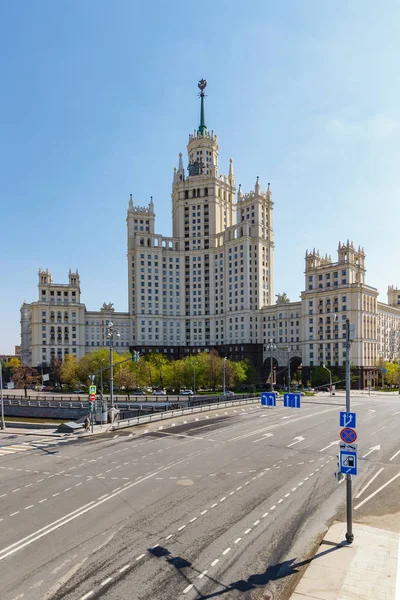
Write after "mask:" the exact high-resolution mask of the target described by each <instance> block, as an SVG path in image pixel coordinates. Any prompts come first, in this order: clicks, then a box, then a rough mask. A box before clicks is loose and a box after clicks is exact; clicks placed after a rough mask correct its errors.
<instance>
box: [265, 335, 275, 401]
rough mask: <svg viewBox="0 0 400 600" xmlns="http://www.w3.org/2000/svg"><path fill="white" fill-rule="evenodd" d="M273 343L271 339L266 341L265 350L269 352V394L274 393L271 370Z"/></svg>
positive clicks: (272, 372)
mask: <svg viewBox="0 0 400 600" xmlns="http://www.w3.org/2000/svg"><path fill="white" fill-rule="evenodd" d="M273 342H274V340H273V339H272V338H271V339H269V340H268V344H267V350H269V359H270V370H269V381H270V386H271V392H273V391H274V370H273V364H272V351H273V350H276V346H275V344H274V343H273Z"/></svg>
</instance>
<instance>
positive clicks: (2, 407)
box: [0, 360, 6, 429]
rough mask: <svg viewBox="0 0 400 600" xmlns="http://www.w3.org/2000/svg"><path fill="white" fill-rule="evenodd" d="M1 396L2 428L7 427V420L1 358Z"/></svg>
mask: <svg viewBox="0 0 400 600" xmlns="http://www.w3.org/2000/svg"><path fill="white" fill-rule="evenodd" d="M0 397H1V428H2V429H5V428H6V422H5V420H4V399H3V364H2V362H1V360H0Z"/></svg>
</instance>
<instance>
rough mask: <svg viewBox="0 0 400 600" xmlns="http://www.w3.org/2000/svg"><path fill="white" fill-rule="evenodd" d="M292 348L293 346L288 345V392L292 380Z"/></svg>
mask: <svg viewBox="0 0 400 600" xmlns="http://www.w3.org/2000/svg"><path fill="white" fill-rule="evenodd" d="M291 350H292V348H291V346H288V392H289V394H290V380H291V373H290V352H291Z"/></svg>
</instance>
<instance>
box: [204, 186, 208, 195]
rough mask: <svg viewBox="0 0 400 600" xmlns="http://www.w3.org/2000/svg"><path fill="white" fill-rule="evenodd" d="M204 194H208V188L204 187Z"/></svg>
mask: <svg viewBox="0 0 400 600" xmlns="http://www.w3.org/2000/svg"><path fill="white" fill-rule="evenodd" d="M204 195H205V196H208V188H204Z"/></svg>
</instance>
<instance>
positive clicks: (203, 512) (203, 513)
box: [200, 508, 208, 515]
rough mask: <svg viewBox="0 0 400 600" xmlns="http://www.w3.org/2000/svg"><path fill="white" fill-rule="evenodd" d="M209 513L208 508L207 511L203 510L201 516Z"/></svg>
mask: <svg viewBox="0 0 400 600" xmlns="http://www.w3.org/2000/svg"><path fill="white" fill-rule="evenodd" d="M207 512H208V508H206V509H205V510H202V511H201V513H200V514H201V515H205V514H206V513H207Z"/></svg>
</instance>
